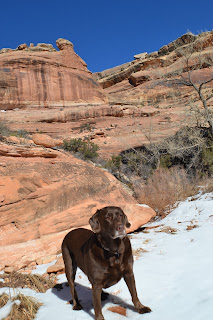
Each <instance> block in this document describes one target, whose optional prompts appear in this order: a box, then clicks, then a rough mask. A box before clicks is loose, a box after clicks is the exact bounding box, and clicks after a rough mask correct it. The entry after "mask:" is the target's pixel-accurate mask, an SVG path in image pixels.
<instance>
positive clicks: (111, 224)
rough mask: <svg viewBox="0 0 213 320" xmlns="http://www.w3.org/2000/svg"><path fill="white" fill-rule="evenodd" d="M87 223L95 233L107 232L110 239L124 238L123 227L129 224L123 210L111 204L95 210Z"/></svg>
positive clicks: (124, 230)
mask: <svg viewBox="0 0 213 320" xmlns="http://www.w3.org/2000/svg"><path fill="white" fill-rule="evenodd" d="M89 224H90V226H91V228H92V230H93V231H94V232H95V233H103V234H108V235H109V236H110V237H111V238H112V239H116V238H124V237H125V236H126V229H125V228H129V227H130V226H131V224H130V223H129V221H128V219H127V216H126V215H125V213H124V212H123V210H122V209H121V208H119V207H113V206H111V207H104V208H102V209H100V210H97V211H96V213H95V214H94V215H93V216H92V217H91V218H90V219H89Z"/></svg>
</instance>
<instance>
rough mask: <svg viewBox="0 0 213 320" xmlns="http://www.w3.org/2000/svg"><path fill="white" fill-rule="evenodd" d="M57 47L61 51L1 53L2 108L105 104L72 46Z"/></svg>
mask: <svg viewBox="0 0 213 320" xmlns="http://www.w3.org/2000/svg"><path fill="white" fill-rule="evenodd" d="M57 45H58V47H59V49H60V51H56V50H53V49H50V50H46V49H43V47H42V46H37V47H32V48H28V47H24V49H21V50H20V49H18V50H10V51H8V52H4V50H3V52H0V109H5V110H7V109H13V108H16V107H23V106H45V107H49V106H62V107H63V106H70V105H72V104H73V103H76V102H85V103H100V102H103V100H104V99H105V96H104V93H103V91H102V89H101V88H100V87H99V85H98V84H97V82H96V81H95V80H94V79H93V78H92V74H91V72H89V71H88V69H87V65H86V63H85V62H84V61H83V60H82V59H81V58H80V57H79V56H78V55H77V54H76V53H75V52H74V50H73V45H72V43H71V42H69V41H67V40H64V39H59V40H58V41H57ZM36 48H37V49H36Z"/></svg>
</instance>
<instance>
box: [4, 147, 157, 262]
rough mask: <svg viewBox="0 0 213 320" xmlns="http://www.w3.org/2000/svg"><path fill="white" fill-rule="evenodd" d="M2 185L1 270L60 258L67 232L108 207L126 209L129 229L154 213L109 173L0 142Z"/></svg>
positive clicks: (40, 150)
mask: <svg viewBox="0 0 213 320" xmlns="http://www.w3.org/2000/svg"><path fill="white" fill-rule="evenodd" d="M5 149H7V152H5ZM9 149H10V150H9ZM0 181H1V184H0V244H1V245H0V255H1V260H0V268H3V267H4V266H5V265H9V266H11V265H13V266H14V265H17V267H21V266H23V265H26V264H28V263H29V262H31V261H34V260H36V259H37V258H40V257H43V256H46V255H47V256H49V255H51V254H56V253H57V252H58V251H59V250H60V247H61V243H62V240H63V237H64V236H65V234H66V233H67V232H69V231H70V230H71V229H73V228H77V227H82V226H84V227H86V228H88V227H89V226H88V221H89V218H90V217H91V216H92V214H94V213H95V212H96V210H97V209H100V208H102V207H104V206H108V205H115V206H120V207H121V208H123V210H124V211H125V213H126V214H127V215H128V218H129V220H130V222H131V224H132V227H131V229H129V231H131V230H135V229H137V228H138V227H140V226H141V225H142V224H144V223H146V222H147V221H148V220H149V219H150V218H151V217H153V216H154V215H155V212H154V211H153V210H152V209H151V208H147V207H140V206H138V205H137V202H136V201H135V200H134V198H133V197H132V196H131V195H130V194H128V193H127V192H126V191H125V190H124V189H123V188H122V186H121V184H120V183H119V182H118V181H117V180H116V179H115V178H114V177H113V176H112V175H111V174H109V173H108V172H107V171H105V170H102V169H100V168H97V167H95V166H93V165H91V164H88V163H86V162H84V161H81V160H79V159H76V158H74V157H72V156H70V155H69V154H66V153H64V152H59V151H53V150H50V149H46V148H44V147H41V146H34V147H33V148H32V147H29V146H27V145H22V147H21V146H18V145H13V146H9V145H7V146H5V144H4V143H0Z"/></svg>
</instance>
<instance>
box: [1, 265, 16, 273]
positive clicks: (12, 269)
mask: <svg viewBox="0 0 213 320" xmlns="http://www.w3.org/2000/svg"><path fill="white" fill-rule="evenodd" d="M16 270H17V268H16V267H12V266H7V267H5V268H4V272H5V273H11V272H14V271H16Z"/></svg>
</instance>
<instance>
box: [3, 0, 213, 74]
mask: <svg viewBox="0 0 213 320" xmlns="http://www.w3.org/2000/svg"><path fill="white" fill-rule="evenodd" d="M212 29H213V1H212V0H202V1H201V0H199V1H198V0H194V1H192V0H188V1H187V0H185V1H183V0H178V1H163V0H161V1H154V0H132V1H127V0H123V1H122V0H114V1H113V0H107V1H105V0H104V1H103V0H99V1H97V0H88V1H86V0H75V1H73V0H66V1H65V0H60V1H56V0H51V1H50V0H34V1H32V0H19V1H17V0H16V1H15V0H10V1H9V0H2V1H1V6H0V31H1V35H0V48H16V47H17V46H18V45H19V44H21V43H27V44H28V45H29V44H30V43H31V42H32V43H34V44H37V43H38V42H45V43H52V44H53V45H54V46H55V41H56V39H58V38H60V37H62V38H65V39H68V40H70V41H71V42H72V43H73V44H74V49H75V52H76V53H78V54H79V55H80V56H81V57H82V58H83V59H84V60H85V61H86V63H87V65H88V69H89V70H91V71H92V72H96V71H102V70H104V69H108V68H111V67H114V66H116V65H119V64H122V63H125V62H128V61H131V60H133V56H134V55H135V54H137V53H141V52H149V53H150V52H153V51H156V50H158V49H159V48H160V47H162V46H163V45H165V44H168V43H169V42H171V41H173V40H175V39H176V38H178V37H179V36H181V35H182V34H184V33H186V32H187V31H189V30H190V31H192V32H193V33H195V34H197V33H200V32H202V31H206V30H212Z"/></svg>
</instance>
